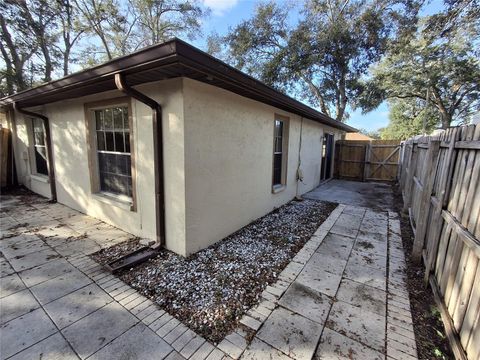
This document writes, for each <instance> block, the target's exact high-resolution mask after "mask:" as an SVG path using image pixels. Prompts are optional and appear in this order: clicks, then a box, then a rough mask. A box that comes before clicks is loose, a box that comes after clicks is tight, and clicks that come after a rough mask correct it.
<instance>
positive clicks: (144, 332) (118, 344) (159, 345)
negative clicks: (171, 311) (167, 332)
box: [89, 323, 173, 360]
mask: <svg viewBox="0 0 480 360" xmlns="http://www.w3.org/2000/svg"><path fill="white" fill-rule="evenodd" d="M172 350H173V349H172V347H171V346H170V345H168V344H167V343H166V342H165V341H163V340H162V338H161V337H160V336H158V335H157V334H155V333H154V332H153V331H152V330H150V329H149V328H148V327H147V326H146V325H144V324H142V323H139V324H137V325H135V326H134V327H132V328H131V329H130V330H128V331H126V332H125V333H123V334H122V335H120V336H119V337H117V338H116V339H115V340H113V341H112V342H111V343H110V344H108V345H107V346H105V347H104V348H103V349H101V350H100V351H98V352H96V353H95V354H94V355H93V356H92V357H90V358H89V359H92V360H95V359H98V360H103V359H117V360H133V359H142V360H161V359H163V358H165V357H166V356H167V355H168V354H169V353H170V352H171V351H172Z"/></svg>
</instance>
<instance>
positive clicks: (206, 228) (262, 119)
mask: <svg viewBox="0 0 480 360" xmlns="http://www.w3.org/2000/svg"><path fill="white" fill-rule="evenodd" d="M184 101H185V105H184V121H185V178H186V181H185V184H186V193H185V196H186V238H187V250H186V253H187V254H190V253H193V252H196V251H198V250H199V249H202V248H204V247H207V246H208V245H211V244H213V243H215V242H217V241H218V240H221V239H222V238H224V237H226V236H228V235H229V234H231V233H233V232H235V231H236V230H238V229H240V228H241V227H243V226H245V225H247V224H248V223H250V222H251V221H252V220H254V219H257V218H259V217H261V216H263V215H265V214H267V213H268V212H270V211H271V210H273V209H274V208H275V207H279V206H281V205H283V204H285V203H286V202H288V201H290V200H291V199H293V198H294V197H295V196H296V195H301V194H303V193H305V192H307V191H309V190H311V189H313V188H315V187H316V186H317V185H318V183H319V180H320V162H321V145H322V143H321V139H322V135H323V131H328V132H332V133H335V134H336V136H337V137H338V136H340V132H339V131H338V130H334V129H329V128H326V127H325V126H323V125H321V124H319V123H317V122H314V121H311V120H308V119H303V122H302V118H301V117H300V116H298V115H295V114H291V113H288V112H285V111H282V110H280V109H276V108H274V107H271V106H268V105H265V104H263V103H260V102H258V101H254V100H250V99H247V98H245V97H242V96H239V95H237V94H234V93H231V92H229V91H226V90H223V89H220V88H217V87H214V86H210V85H207V84H204V83H200V82H197V81H194V80H191V79H184ZM274 114H280V115H284V116H287V117H288V118H290V125H289V146H288V165H287V183H286V187H285V189H284V190H283V191H281V192H279V193H276V194H274V193H272V156H273V155H272V151H273V124H274ZM301 129H302V132H301V135H302V136H301V141H302V147H301V158H300V159H301V169H302V172H303V175H304V180H303V183H298V182H297V180H296V173H297V168H298V166H299V149H300V130H301Z"/></svg>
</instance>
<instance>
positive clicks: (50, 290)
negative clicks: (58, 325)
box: [30, 270, 92, 305]
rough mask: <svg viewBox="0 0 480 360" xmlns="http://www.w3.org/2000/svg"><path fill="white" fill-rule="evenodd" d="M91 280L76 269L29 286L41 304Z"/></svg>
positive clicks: (78, 287)
mask: <svg viewBox="0 0 480 360" xmlns="http://www.w3.org/2000/svg"><path fill="white" fill-rule="evenodd" d="M91 282H92V280H90V278H88V277H87V276H86V275H84V274H82V273H81V272H80V271H78V270H74V271H72V272H68V273H66V274H63V275H60V276H58V277H56V278H54V279H51V280H48V281H45V282H42V283H40V284H38V285H35V286H33V287H31V288H30V290H31V291H32V292H33V294H34V295H35V297H36V298H37V299H38V301H39V302H40V303H41V304H42V305H45V304H48V303H49V302H51V301H53V300H56V299H58V298H60V297H62V296H65V295H67V294H69V293H71V292H72V291H75V290H77V289H80V288H82V287H84V286H86V285H88V284H90V283H91Z"/></svg>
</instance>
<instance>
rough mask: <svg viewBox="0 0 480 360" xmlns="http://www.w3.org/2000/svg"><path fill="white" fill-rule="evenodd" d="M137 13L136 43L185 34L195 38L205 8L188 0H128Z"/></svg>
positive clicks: (151, 41) (151, 42)
mask: <svg viewBox="0 0 480 360" xmlns="http://www.w3.org/2000/svg"><path fill="white" fill-rule="evenodd" d="M130 3H131V5H132V8H133V9H134V11H135V14H136V16H137V19H138V21H137V27H138V32H139V35H138V36H139V38H140V43H139V45H140V47H143V46H148V45H153V44H156V43H158V42H162V41H165V40H168V39H169V38H172V37H174V36H180V35H185V36H187V37H188V38H190V39H193V38H196V37H197V36H198V35H199V34H201V32H200V28H201V23H200V19H201V18H203V17H204V16H206V14H207V12H206V11H205V10H203V9H202V8H201V7H200V6H198V5H196V4H195V2H193V1H189V0H130Z"/></svg>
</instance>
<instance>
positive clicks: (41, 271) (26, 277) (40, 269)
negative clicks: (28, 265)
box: [19, 259, 76, 286]
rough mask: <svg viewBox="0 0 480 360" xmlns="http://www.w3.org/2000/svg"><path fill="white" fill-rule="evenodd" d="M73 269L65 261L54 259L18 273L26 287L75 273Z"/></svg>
mask: <svg viewBox="0 0 480 360" xmlns="http://www.w3.org/2000/svg"><path fill="white" fill-rule="evenodd" d="M75 270H76V269H75V267H74V266H73V265H71V264H70V263H69V262H68V261H67V260H65V259H54V260H51V261H49V262H47V263H46V264H42V265H40V266H36V267H34V268H32V269H29V270H24V271H22V272H21V273H19V275H20V277H21V278H22V280H23V281H24V282H25V284H26V285H27V286H34V285H37V284H40V283H42V282H44V281H47V280H50V279H53V278H55V277H57V276H60V275H63V274H66V273H69V272H72V271H75Z"/></svg>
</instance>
